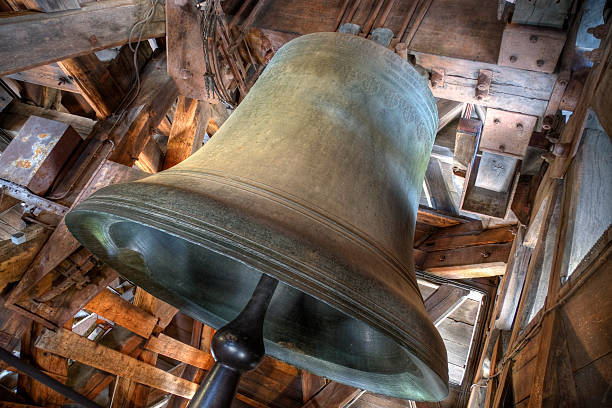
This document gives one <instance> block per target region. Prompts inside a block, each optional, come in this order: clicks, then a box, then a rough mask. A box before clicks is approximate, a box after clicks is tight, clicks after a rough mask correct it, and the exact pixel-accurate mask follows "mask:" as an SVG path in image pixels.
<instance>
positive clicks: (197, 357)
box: [144, 333, 215, 371]
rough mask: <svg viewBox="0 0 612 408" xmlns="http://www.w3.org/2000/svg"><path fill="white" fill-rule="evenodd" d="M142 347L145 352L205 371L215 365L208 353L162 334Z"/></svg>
mask: <svg viewBox="0 0 612 408" xmlns="http://www.w3.org/2000/svg"><path fill="white" fill-rule="evenodd" d="M144 347H145V349H147V350H150V351H153V352H155V353H158V354H161V355H164V356H166V357H170V358H173V359H175V360H178V361H182V362H183V363H187V364H189V365H192V366H194V367H198V368H201V369H203V370H206V371H208V370H210V369H211V368H212V366H213V365H214V364H215V359H214V358H213V357H212V355H211V354H210V353H207V352H205V351H203V350H200V349H198V348H195V347H192V346H190V345H188V344H185V343H183V342H180V341H178V340H176V339H173V338H172V337H169V336H166V335H165V334H163V333H161V334H159V335H158V336H152V337H151V338H149V340H148V341H147V342H146V344H145V346H144Z"/></svg>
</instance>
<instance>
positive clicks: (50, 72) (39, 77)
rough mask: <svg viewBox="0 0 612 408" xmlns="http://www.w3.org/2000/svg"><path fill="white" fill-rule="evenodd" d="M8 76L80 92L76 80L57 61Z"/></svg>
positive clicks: (49, 86)
mask: <svg viewBox="0 0 612 408" xmlns="http://www.w3.org/2000/svg"><path fill="white" fill-rule="evenodd" d="M7 77H9V78H12V79H17V80H19V81H23V82H28V83H31V84H36V85H42V86H46V87H48V88H55V89H61V90H62V91H68V92H74V93H79V92H80V90H79V88H77V86H76V85H75V84H74V81H73V80H72V79H71V78H70V77H69V76H68V75H66V74H65V73H64V71H62V69H61V68H60V67H59V65H57V64H55V63H53V64H47V65H41V66H39V67H34V68H32V69H27V70H25V71H21V72H16V73H14V74H9V75H7Z"/></svg>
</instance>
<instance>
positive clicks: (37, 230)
mask: <svg viewBox="0 0 612 408" xmlns="http://www.w3.org/2000/svg"><path fill="white" fill-rule="evenodd" d="M23 232H24V233H25V236H26V239H27V241H26V242H24V243H23V244H20V245H15V244H14V243H13V242H12V241H11V240H10V239H9V240H6V241H3V242H0V292H2V291H3V290H4V288H5V287H6V285H8V284H9V283H13V282H17V281H19V280H20V279H21V277H22V276H23V274H24V273H25V271H26V268H27V267H28V265H29V264H30V262H32V259H34V257H35V256H36V254H37V253H38V251H40V248H42V246H43V245H44V244H45V241H46V240H47V238H48V237H49V233H50V231H49V230H48V229H45V228H43V227H42V226H40V225H36V224H34V225H31V226H28V227H26V229H25V230H24V231H23Z"/></svg>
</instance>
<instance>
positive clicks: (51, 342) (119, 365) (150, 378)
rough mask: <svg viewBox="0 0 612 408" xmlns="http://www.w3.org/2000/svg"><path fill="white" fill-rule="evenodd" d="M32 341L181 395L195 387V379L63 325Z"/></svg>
mask: <svg viewBox="0 0 612 408" xmlns="http://www.w3.org/2000/svg"><path fill="white" fill-rule="evenodd" d="M35 345H36V347H38V348H40V349H42V350H45V351H47V352H49V353H54V354H57V355H60V356H62V357H66V358H70V359H72V360H75V361H79V362H81V363H83V364H87V365H90V366H92V367H94V368H97V369H99V370H103V371H106V372H108V373H111V374H114V375H118V376H121V377H125V378H129V379H131V380H132V381H135V382H138V383H141V384H145V385H148V386H150V387H154V388H158V389H160V390H163V391H165V392H168V393H171V394H175V395H179V396H181V397H185V398H191V397H192V396H193V394H194V393H195V391H196V389H197V384H195V383H192V382H190V381H187V380H184V379H182V378H179V377H176V376H174V375H172V374H169V373H167V372H165V371H163V370H160V369H159V368H156V367H154V366H151V365H149V364H146V363H143V362H142V361H138V360H137V359H135V358H133V357H130V356H127V355H125V354H122V353H120V352H118V351H115V350H112V349H109V348H106V347H104V346H101V345H99V344H96V343H95V342H93V341H90V340H88V339H86V338H84V337H81V336H79V335H78V334H75V333H72V332H70V331H68V330H66V329H59V330H58V331H57V332H56V333H54V332H52V331H50V330H46V331H44V332H43V334H42V335H41V336H40V337H39V338H38V340H37V341H36V344H35Z"/></svg>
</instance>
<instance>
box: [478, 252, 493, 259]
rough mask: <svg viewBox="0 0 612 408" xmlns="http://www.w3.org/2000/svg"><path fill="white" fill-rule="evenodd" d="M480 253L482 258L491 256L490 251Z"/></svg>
mask: <svg viewBox="0 0 612 408" xmlns="http://www.w3.org/2000/svg"><path fill="white" fill-rule="evenodd" d="M480 255H482V257H483V258H488V257H490V256H491V253H490V252H481V253H480Z"/></svg>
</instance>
